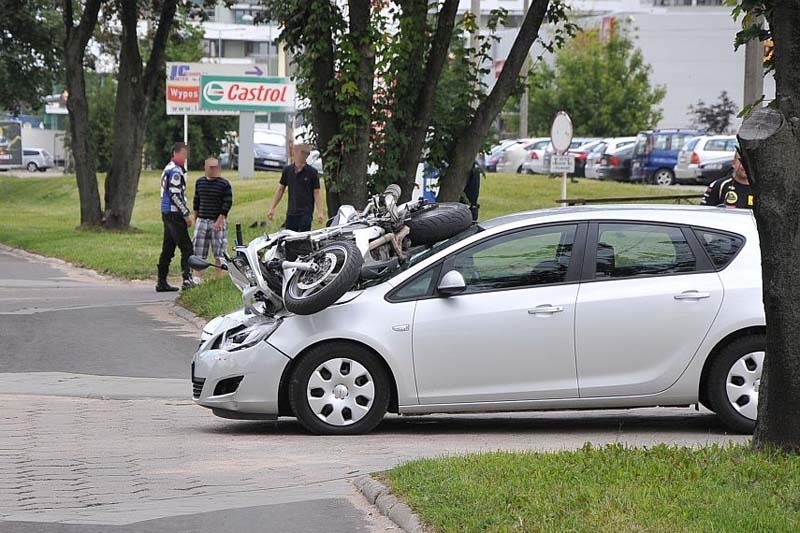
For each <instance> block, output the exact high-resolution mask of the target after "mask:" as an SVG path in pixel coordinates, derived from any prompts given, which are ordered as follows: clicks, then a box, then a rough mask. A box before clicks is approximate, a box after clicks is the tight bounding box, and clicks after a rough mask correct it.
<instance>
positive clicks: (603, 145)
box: [584, 137, 636, 179]
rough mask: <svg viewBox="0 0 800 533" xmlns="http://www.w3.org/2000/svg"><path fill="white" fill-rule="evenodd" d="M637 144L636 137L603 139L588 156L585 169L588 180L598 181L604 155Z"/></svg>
mask: <svg viewBox="0 0 800 533" xmlns="http://www.w3.org/2000/svg"><path fill="white" fill-rule="evenodd" d="M635 142H636V137H609V138H607V139H603V140H602V142H600V144H598V145H597V146H595V147H594V149H593V150H592V151H591V152H589V155H587V156H586V166H585V168H584V175H585V176H586V177H587V178H592V179H596V178H597V177H598V175H597V167H598V166H599V165H600V160H601V159H602V157H603V154H606V153H614V152H616V151H617V150H618V149H620V148H622V147H623V146H628V145H633V143H635Z"/></svg>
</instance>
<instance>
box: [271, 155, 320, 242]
mask: <svg viewBox="0 0 800 533" xmlns="http://www.w3.org/2000/svg"><path fill="white" fill-rule="evenodd" d="M310 153H311V148H310V147H309V146H308V145H307V144H297V145H295V146H294V147H293V148H292V164H290V165H286V167H284V169H283V172H282V173H281V181H280V184H279V185H278V190H276V191H275V197H274V198H273V199H272V205H271V206H270V208H269V211H268V212H267V220H269V221H272V219H273V218H275V208H276V207H277V206H278V204H279V203H280V201H281V198H283V193H284V192H285V191H286V189H289V206H288V208H287V209H286V224H285V227H286V229H290V230H292V231H309V230H311V221H312V219H313V215H314V209H315V207H316V211H317V220H318V221H319V223H320V224H322V223H323V222H325V212H324V211H323V209H322V195H321V194H320V190H319V174H318V173H317V169H315V168H314V167H312V166H311V165H306V160H308V154H310Z"/></svg>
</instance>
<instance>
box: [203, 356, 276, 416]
mask: <svg viewBox="0 0 800 533" xmlns="http://www.w3.org/2000/svg"><path fill="white" fill-rule="evenodd" d="M289 362H290V359H289V358H288V357H287V356H286V355H284V354H283V353H282V352H280V351H279V350H277V349H276V348H274V347H273V346H272V345H270V344H269V343H268V342H266V341H263V342H259V343H258V344H256V345H255V346H253V347H251V348H246V349H243V350H239V351H235V352H227V351H224V350H206V351H201V352H198V353H197V354H195V356H194V358H193V359H192V399H193V400H194V402H195V403H196V404H198V405H200V406H202V407H206V408H209V409H212V410H214V414H216V415H218V416H221V417H223V418H237V419H243V420H264V419H273V418H275V417H277V416H278V391H279V389H280V382H281V376H283V371H284V370H285V369H286V366H287V365H288V364H289ZM237 381H238V384H236V382H237Z"/></svg>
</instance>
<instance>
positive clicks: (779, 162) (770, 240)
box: [739, 0, 800, 453]
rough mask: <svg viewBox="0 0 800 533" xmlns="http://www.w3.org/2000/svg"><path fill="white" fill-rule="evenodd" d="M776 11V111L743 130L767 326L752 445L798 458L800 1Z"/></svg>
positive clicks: (754, 117)
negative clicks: (795, 454)
mask: <svg viewBox="0 0 800 533" xmlns="http://www.w3.org/2000/svg"><path fill="white" fill-rule="evenodd" d="M773 6H774V7H773V10H772V11H771V12H768V15H767V17H768V19H769V26H770V29H771V31H772V38H773V41H774V43H775V54H774V62H775V86H776V101H775V103H777V106H775V107H770V108H759V109H756V110H755V111H754V112H753V113H752V114H751V115H750V116H749V117H748V118H747V119H745V121H744V123H743V124H742V128H741V129H740V130H739V143H740V145H741V147H742V149H743V152H744V159H745V165H746V167H747V168H748V172H749V175H750V176H751V177H753V178H754V180H753V181H754V190H755V193H756V205H755V217H756V222H757V224H758V234H759V238H760V241H761V242H760V244H761V269H762V276H763V287H764V288H763V290H764V311H765V313H766V319H767V347H766V357H765V358H764V371H763V374H762V378H761V387H760V392H759V402H758V423H757V426H756V431H755V435H754V438H753V445H754V447H755V448H756V449H779V450H783V451H786V452H793V453H800V299H798V295H800V211H798V209H797V206H798V205H800V177H798V175H797V154H798V153H800V71H798V69H797V65H798V64H800V34H798V33H797V28H798V27H800V1H798V0H791V1H784V2H775V3H774V4H773Z"/></svg>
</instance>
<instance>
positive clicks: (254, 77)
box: [165, 63, 295, 115]
mask: <svg viewBox="0 0 800 533" xmlns="http://www.w3.org/2000/svg"><path fill="white" fill-rule="evenodd" d="M204 75H209V76H218V77H225V78H227V77H232V78H241V79H243V80H244V81H246V82H247V83H249V82H251V81H253V82H256V83H258V82H264V83H267V84H269V83H270V82H271V81H272V80H282V82H283V83H284V84H286V85H287V98H290V99H291V105H289V106H280V110H287V109H294V94H295V93H294V85H293V84H291V82H289V80H288V79H285V78H268V77H267V66H266V65H262V64H253V63H243V64H227V63H167V82H166V87H165V89H166V90H165V93H166V94H165V97H166V103H167V115H238V114H239V110H240V109H241V107H240V106H236V105H233V104H230V105H224V106H217V105H214V104H213V103H212V104H211V105H208V106H205V107H203V106H201V93H200V83H201V78H202V76H204ZM268 80H269V81H268ZM288 86H290V88H288ZM289 94H291V96H289ZM246 107H247V110H250V111H252V110H253V106H246ZM256 107H257V106H256ZM275 110H276V109H274V108H273V109H266V108H265V112H269V111H275Z"/></svg>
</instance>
